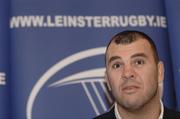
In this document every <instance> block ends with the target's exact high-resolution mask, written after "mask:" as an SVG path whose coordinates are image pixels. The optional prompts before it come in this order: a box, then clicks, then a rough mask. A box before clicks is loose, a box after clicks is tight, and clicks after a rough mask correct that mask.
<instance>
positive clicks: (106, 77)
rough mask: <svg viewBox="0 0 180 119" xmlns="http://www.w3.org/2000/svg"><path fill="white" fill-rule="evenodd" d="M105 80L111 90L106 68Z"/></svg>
mask: <svg viewBox="0 0 180 119" xmlns="http://www.w3.org/2000/svg"><path fill="white" fill-rule="evenodd" d="M105 81H106V83H107V86H108V89H109V90H110V91H111V86H110V83H109V78H108V74H107V70H106V71H105Z"/></svg>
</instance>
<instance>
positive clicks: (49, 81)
mask: <svg viewBox="0 0 180 119" xmlns="http://www.w3.org/2000/svg"><path fill="white" fill-rule="evenodd" d="M104 53H105V47H99V48H93V49H88V50H85V51H81V52H78V53H75V54H73V55H70V56H68V57H66V58H64V59H62V60H60V61H59V62H57V63H56V64H55V65H53V66H52V67H50V68H49V69H48V70H47V71H46V72H45V73H44V74H43V75H42V76H41V77H40V79H38V81H37V83H36V84H35V85H34V87H33V89H32V91H31V93H30V95H29V98H28V102H27V106H26V116H27V119H33V118H38V117H39V118H43V117H46V118H48V117H49V118H53V117H56V118H57V117H58V118H59V119H61V118H62V119H65V118H68V119H69V118H72V119H73V118H74V119H75V118H90V117H91V118H92V117H93V116H96V115H99V114H101V113H103V112H105V111H107V110H108V109H109V106H110V104H112V102H113V100H112V98H111V95H110V94H109V92H108V90H107V88H106V83H105V80H104V72H105V68H104V67H95V68H92V69H89V68H88V69H85V70H84V69H83V70H80V71H78V72H76V73H74V72H71V73H70V74H68V75H66V76H63V77H62V76H61V78H58V77H59V75H60V74H59V73H61V72H63V71H64V72H65V71H66V70H65V69H66V68H69V67H70V66H71V65H73V64H75V65H77V64H76V63H79V62H82V61H83V60H86V59H88V58H91V57H97V56H100V55H101V56H102V55H103V54H104ZM101 60H102V59H101ZM95 62H96V61H95ZM87 65H88V63H87ZM47 92H48V93H47ZM40 100H41V101H40ZM33 115H38V116H37V117H36V116H33ZM45 115H46V116H45ZM87 115H88V116H89V117H88V116H87Z"/></svg>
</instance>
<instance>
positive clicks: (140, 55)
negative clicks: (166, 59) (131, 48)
mask: <svg viewBox="0 0 180 119" xmlns="http://www.w3.org/2000/svg"><path fill="white" fill-rule="evenodd" d="M134 57H144V58H147V55H146V54H144V53H136V54H134V55H132V56H131V58H134Z"/></svg>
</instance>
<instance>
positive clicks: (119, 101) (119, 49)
mask: <svg viewBox="0 0 180 119" xmlns="http://www.w3.org/2000/svg"><path fill="white" fill-rule="evenodd" d="M105 63H106V73H105V79H106V81H107V84H108V87H109V89H110V90H111V91H112V94H113V96H114V99H115V104H114V106H113V108H112V109H111V110H110V111H109V112H107V113H105V114H102V115H100V116H98V117H96V118H94V119H180V113H179V112H175V111H173V110H170V109H167V108H166V107H165V106H164V105H163V103H162V101H161V93H162V92H161V90H162V82H163V79H164V65H163V62H162V61H161V60H160V59H159V56H158V52H157V49H156V46H155V44H154V42H153V40H152V39H151V38H150V37H149V36H147V35H146V34H145V33H143V32H139V31H124V32H121V33H118V34H117V35H115V36H114V37H113V38H112V39H111V41H110V42H109V44H108V46H107V49H106V54H105Z"/></svg>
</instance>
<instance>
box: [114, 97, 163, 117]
mask: <svg viewBox="0 0 180 119" xmlns="http://www.w3.org/2000/svg"><path fill="white" fill-rule="evenodd" d="M160 104H161V113H160V115H159V118H158V119H163V114H164V106H163V103H162V101H161V100H160ZM114 113H115V116H116V119H122V118H121V115H120V114H119V112H118V109H117V103H115V108H114Z"/></svg>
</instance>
